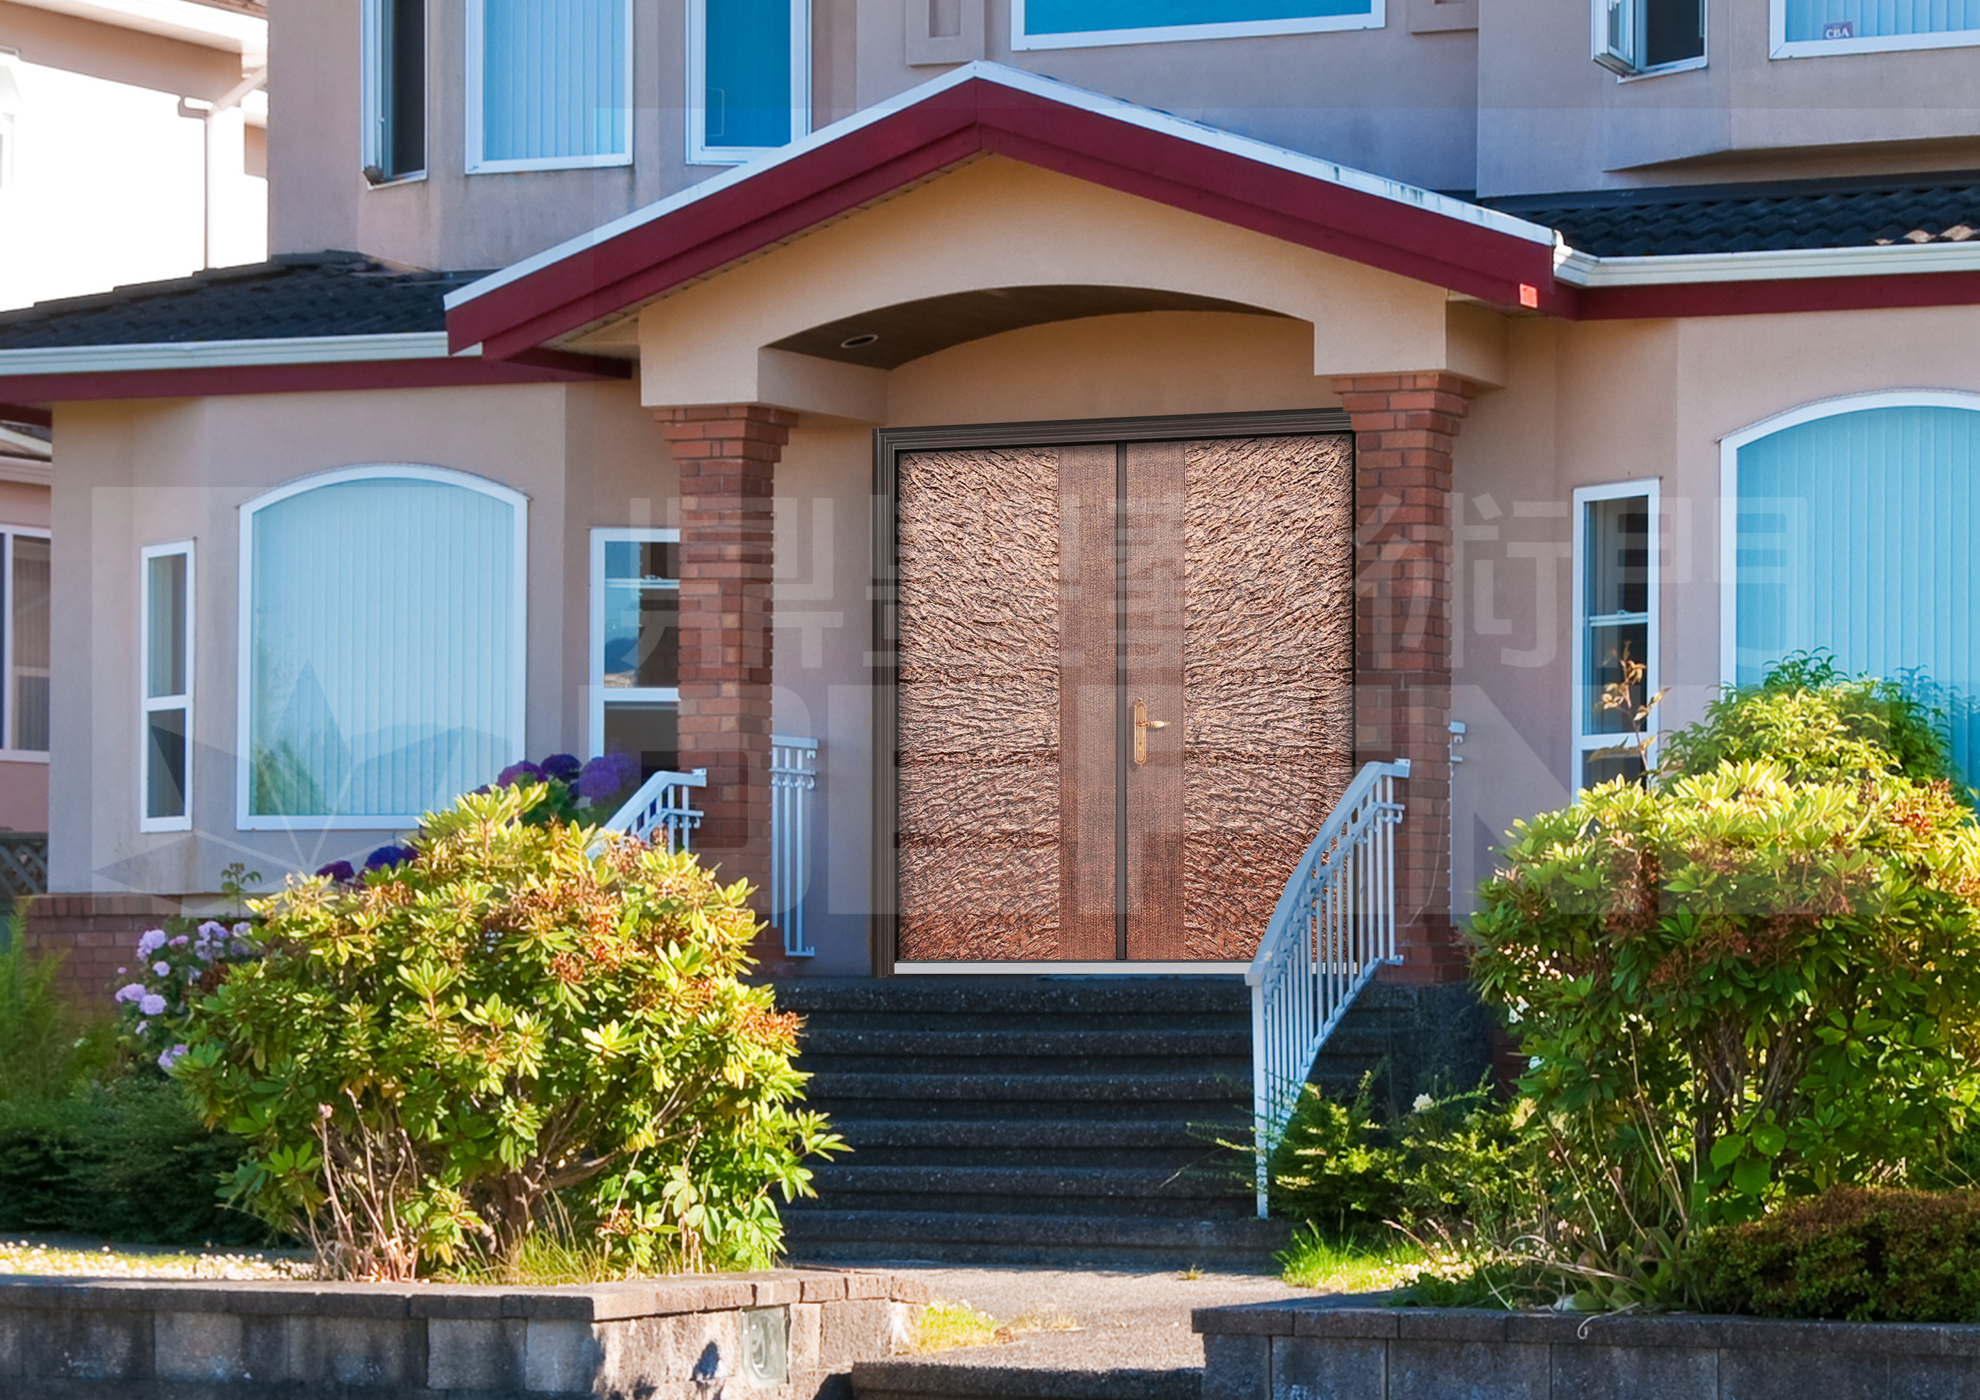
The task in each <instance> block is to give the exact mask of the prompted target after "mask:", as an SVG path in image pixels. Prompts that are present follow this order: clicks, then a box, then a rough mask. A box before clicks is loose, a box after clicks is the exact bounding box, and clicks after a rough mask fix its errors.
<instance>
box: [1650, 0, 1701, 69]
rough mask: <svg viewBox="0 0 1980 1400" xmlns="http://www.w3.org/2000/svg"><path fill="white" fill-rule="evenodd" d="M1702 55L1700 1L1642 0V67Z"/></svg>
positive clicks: (1675, 61) (1657, 65)
mask: <svg viewBox="0 0 1980 1400" xmlns="http://www.w3.org/2000/svg"><path fill="white" fill-rule="evenodd" d="M1704 56H1705V6H1704V5H1703V3H1701V0H1644V9H1643V63H1644V66H1645V67H1647V68H1656V67H1659V66H1661V65H1663V64H1666V63H1682V62H1684V61H1685V60H1686V59H1688V58H1703V57H1704Z"/></svg>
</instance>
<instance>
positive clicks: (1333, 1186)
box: [1267, 1078, 1407, 1238]
mask: <svg viewBox="0 0 1980 1400" xmlns="http://www.w3.org/2000/svg"><path fill="white" fill-rule="evenodd" d="M1368 1086H1369V1080H1368V1079H1367V1078H1364V1079H1363V1080H1362V1081H1361V1087H1360V1089H1359V1090H1357V1091H1356V1093H1355V1096H1354V1097H1353V1098H1352V1099H1349V1100H1348V1101H1346V1102H1342V1101H1340V1100H1338V1099H1333V1098H1329V1097H1328V1096H1327V1094H1326V1093H1324V1092H1323V1091H1322V1090H1320V1089H1319V1088H1317V1087H1315V1086H1314V1085H1311V1084H1308V1085H1307V1086H1306V1087H1305V1088H1304V1089H1302V1090H1301V1091H1300V1097H1299V1102H1298V1103H1297V1104H1296V1105H1294V1107H1293V1114H1292V1118H1291V1119H1290V1120H1289V1121H1288V1122H1287V1124H1286V1130H1285V1134H1284V1136H1282V1137H1281V1138H1280V1139H1279V1146H1278V1148H1277V1150H1276V1151H1274V1152H1273V1154H1272V1162H1271V1167H1270V1171H1269V1175H1268V1177H1267V1181H1268V1182H1269V1185H1270V1192H1269V1201H1270V1205H1271V1210H1272V1214H1274V1215H1276V1216H1278V1217H1280V1218H1281V1219H1286V1220H1300V1221H1304V1222H1306V1223H1307V1224H1310V1225H1314V1226H1318V1227H1319V1228H1320V1229H1322V1230H1323V1231H1327V1232H1330V1234H1331V1235H1332V1236H1334V1237H1336V1238H1345V1237H1349V1236H1352V1235H1354V1234H1356V1233H1358V1232H1360V1231H1362V1230H1365V1229H1366V1228H1367V1227H1370V1226H1380V1225H1382V1224H1383V1223H1384V1222H1386V1221H1390V1220H1394V1219H1395V1218H1396V1217H1397V1215H1399V1214H1400V1213H1401V1211H1402V1204H1403V1180H1404V1176H1405V1174H1406V1171H1407V1163H1406V1161H1405V1159H1404V1157H1403V1154H1402V1151H1401V1149H1399V1148H1398V1147H1396V1146H1394V1145H1393V1144H1392V1143H1390V1142H1389V1141H1387V1138H1388V1134H1387V1133H1385V1132H1383V1131H1382V1129H1381V1127H1380V1126H1379V1125H1378V1124H1377V1123H1376V1122H1375V1121H1374V1119H1373V1118H1372V1117H1371V1115H1370V1114H1369V1110H1368V1097H1369V1087H1368Z"/></svg>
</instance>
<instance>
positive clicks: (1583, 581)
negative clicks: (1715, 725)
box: [1568, 477, 1664, 796]
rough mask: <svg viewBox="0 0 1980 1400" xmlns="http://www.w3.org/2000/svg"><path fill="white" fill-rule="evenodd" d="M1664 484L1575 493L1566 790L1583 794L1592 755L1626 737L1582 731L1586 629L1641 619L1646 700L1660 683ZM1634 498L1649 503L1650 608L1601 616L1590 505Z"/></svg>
mask: <svg viewBox="0 0 1980 1400" xmlns="http://www.w3.org/2000/svg"><path fill="white" fill-rule="evenodd" d="M1662 489H1663V482H1662V481H1660V480H1659V479H1658V478H1656V477H1650V478H1647V479H1644V480H1641V481H1616V482H1609V483H1606V484H1604V485H1601V486H1578V487H1576V488H1575V492H1574V569H1573V580H1574V583H1573V587H1574V633H1573V639H1572V642H1571V644H1570V646H1569V649H1568V650H1569V663H1568V664H1569V665H1570V666H1571V667H1572V668H1573V669H1572V670H1571V672H1570V673H1569V680H1568V703H1569V706H1570V708H1569V712H1568V734H1569V735H1570V740H1569V743H1570V745H1571V749H1572V752H1571V756H1570V758H1569V776H1568V791H1569V793H1570V794H1573V795H1577V796H1578V795H1579V794H1580V792H1581V780H1582V772H1583V769H1584V766H1585V764H1586V763H1587V759H1588V755H1589V754H1590V753H1592V752H1594V751H1596V750H1598V749H1612V748H1614V747H1616V744H1617V741H1618V740H1619V739H1621V738H1622V737H1623V736H1621V735H1618V734H1591V733H1588V732H1586V731H1585V730H1584V728H1583V724H1584V721H1585V719H1586V717H1587V712H1588V703H1589V697H1588V696H1587V695H1585V694H1584V693H1583V687H1584V686H1585V685H1586V684H1587V675H1588V670H1587V662H1588V629H1589V627H1590V625H1591V624H1594V623H1597V622H1599V621H1603V620H1606V619H1610V618H1615V619H1622V618H1628V619H1629V620H1630V621H1639V620H1640V621H1642V622H1643V623H1644V624H1645V625H1644V634H1645V641H1644V646H1643V650H1644V652H1645V655H1644V656H1643V658H1642V660H1643V668H1644V669H1643V694H1644V696H1645V698H1646V699H1647V698H1648V697H1650V696H1652V695H1655V694H1656V693H1657V691H1658V688H1659V686H1660V684H1661V676H1662V665H1661V656H1660V653H1661V651H1662V646H1661V644H1660V633H1661V630H1662V624H1663V583H1664V565H1663V546H1662V539H1663V514H1662V510H1663V505H1662V500H1661V496H1662ZM1631 496H1643V497H1645V498H1647V500H1646V506H1647V509H1648V510H1649V513H1650V549H1649V557H1648V559H1647V560H1646V563H1647V566H1648V570H1649V577H1648V579H1647V580H1646V581H1645V592H1646V597H1647V601H1648V603H1649V611H1648V612H1646V613H1645V614H1643V616H1642V617H1641V618H1640V619H1639V618H1638V617H1637V615H1636V614H1634V613H1615V614H1603V615H1602V617H1600V618H1592V617H1590V616H1589V615H1588V539H1587V534H1588V507H1589V506H1590V505H1591V504H1593V503H1594V502H1597V501H1614V500H1622V499H1626V498H1628V497H1631ZM1649 726H1650V727H1649V731H1648V732H1649V735H1650V746H1651V747H1652V748H1654V747H1655V746H1656V742H1657V719H1656V715H1655V714H1654V712H1653V713H1652V715H1651V717H1650V720H1649Z"/></svg>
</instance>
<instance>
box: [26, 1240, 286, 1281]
mask: <svg viewBox="0 0 1980 1400" xmlns="http://www.w3.org/2000/svg"><path fill="white" fill-rule="evenodd" d="M293 1256H294V1252H293V1251H290V1252H288V1254H287V1255H284V1254H279V1253H275V1252H271V1251H262V1250H240V1251H228V1252H225V1253H223V1252H220V1251H218V1250H207V1251H200V1250H163V1249H116V1248H113V1247H112V1246H110V1245H107V1244H106V1245H101V1246H99V1247H98V1248H96V1249H83V1248H80V1247H69V1246H64V1245H59V1244H50V1243H47V1242H45V1241H40V1240H31V1239H28V1240H0V1274H35V1275H41V1276H44V1277H47V1276H59V1277H64V1278H213V1279H296V1278H309V1277H311V1276H312V1274H313V1271H312V1269H311V1267H310V1265H309V1264H308V1263H307V1262H306V1261H304V1260H302V1259H299V1258H295V1257H293Z"/></svg>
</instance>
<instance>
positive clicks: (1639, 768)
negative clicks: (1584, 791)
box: [1581, 752, 1643, 787]
mask: <svg viewBox="0 0 1980 1400" xmlns="http://www.w3.org/2000/svg"><path fill="white" fill-rule="evenodd" d="M1617 778H1627V779H1629V781H1631V782H1632V783H1640V782H1642V781H1643V760H1642V759H1641V758H1639V757H1638V756H1637V755H1636V754H1635V753H1634V752H1631V753H1613V752H1610V753H1591V754H1589V755H1588V757H1587V758H1586V759H1585V760H1584V761H1583V762H1582V765H1581V785H1582V786H1583V787H1600V786H1601V785H1602V784H1603V783H1611V782H1614V781H1615V780H1616V779H1617Z"/></svg>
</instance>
